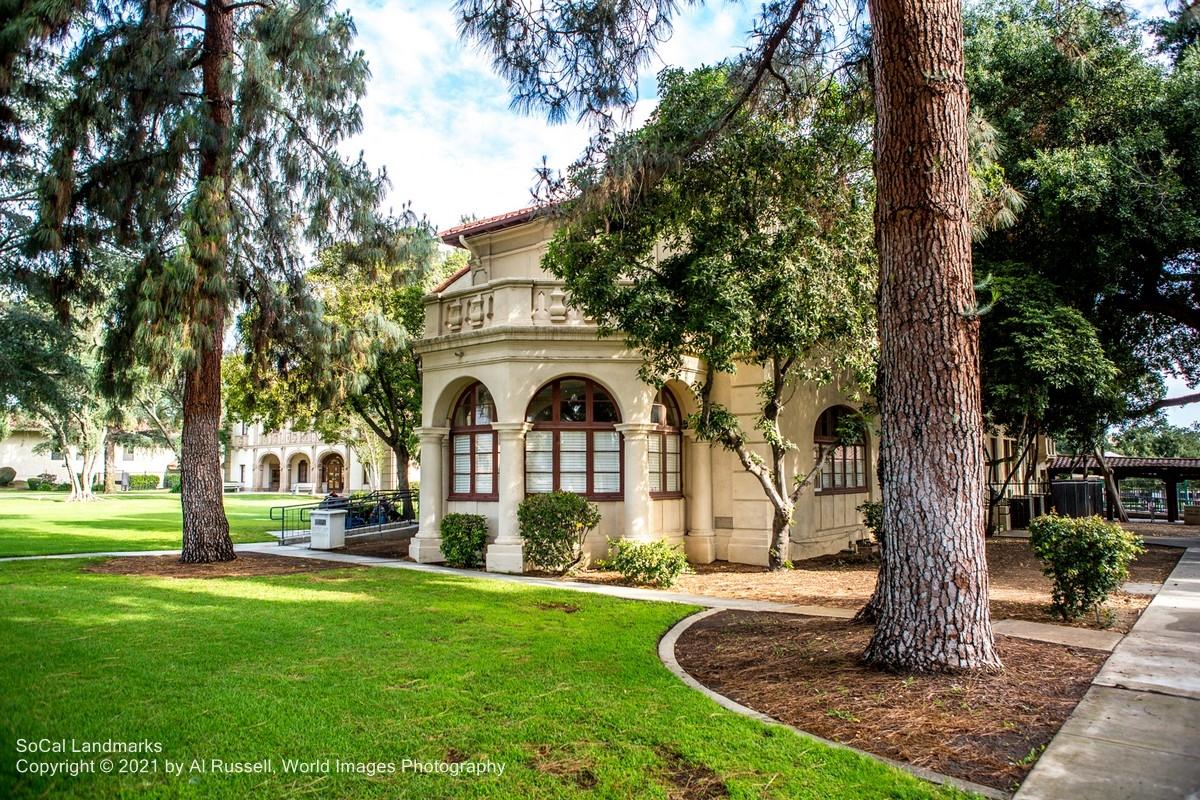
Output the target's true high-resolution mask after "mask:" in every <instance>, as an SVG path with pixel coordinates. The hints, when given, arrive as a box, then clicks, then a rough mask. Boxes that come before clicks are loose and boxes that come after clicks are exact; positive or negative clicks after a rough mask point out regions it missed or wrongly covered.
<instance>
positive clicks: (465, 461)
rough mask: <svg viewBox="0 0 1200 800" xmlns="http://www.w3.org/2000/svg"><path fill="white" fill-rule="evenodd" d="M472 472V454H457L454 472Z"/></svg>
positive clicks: (457, 473)
mask: <svg viewBox="0 0 1200 800" xmlns="http://www.w3.org/2000/svg"><path fill="white" fill-rule="evenodd" d="M470 473H471V455H470V454H469V453H468V454H467V455H461V456H455V457H454V474H455V475H469V474H470Z"/></svg>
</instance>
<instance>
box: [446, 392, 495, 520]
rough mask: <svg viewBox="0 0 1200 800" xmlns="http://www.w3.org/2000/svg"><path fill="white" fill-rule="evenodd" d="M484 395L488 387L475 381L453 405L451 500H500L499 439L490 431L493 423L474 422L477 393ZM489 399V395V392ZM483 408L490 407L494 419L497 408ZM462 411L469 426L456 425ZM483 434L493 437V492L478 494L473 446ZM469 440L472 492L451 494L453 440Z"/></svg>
mask: <svg viewBox="0 0 1200 800" xmlns="http://www.w3.org/2000/svg"><path fill="white" fill-rule="evenodd" d="M480 389H482V390H483V391H485V392H487V391H488V390H487V387H486V386H484V385H483V384H482V383H479V382H478V381H476V382H475V383H473V384H471V385H470V386H468V387H467V388H466V390H465V391H463V393H462V394H461V395H460V396H459V398H458V402H457V403H455V404H454V412H453V414H452V415H451V417H450V492H449V494H448V495H447V498H448V499H450V500H499V499H500V490H499V487H500V437H499V436H497V435H496V431H495V429H494V428H492V423H490V422H488V423H486V424H479V423H477V422H476V409H477V408H478V407H479V405H480V402H479V390H480ZM488 396H489V397H491V392H488ZM483 405H488V406H491V408H492V414H491V416H492V417H493V419H494V418H495V416H496V413H495V411H496V405H495V403H494V402H492V403H484V404H483ZM464 408H468V409H469V413H468V416H467V419H468V420H470V424H463V423H460V422H459V412H460V411H462V410H463V409H464ZM482 433H488V434H491V437H492V490H491V491H490V492H479V491H476V490H475V477H476V475H478V474H479V473H477V472H476V471H475V454H476V453H477V452H478V451H477V450H476V446H477V444H478V442H479V435H480V434H482ZM464 437H465V438H468V439H469V440H470V442H471V447H470V452H471V461H470V465H471V472H470V476H471V489H470V491H468V492H456V491H454V484H455V480H454V479H455V477H456V476H457V474H458V473H457V472H456V470H455V458H454V455H455V440H456V439H459V438H464Z"/></svg>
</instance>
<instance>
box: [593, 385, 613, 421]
mask: <svg viewBox="0 0 1200 800" xmlns="http://www.w3.org/2000/svg"><path fill="white" fill-rule="evenodd" d="M592 420H593V421H595V422H617V421H618V418H617V404H616V403H614V402H613V401H612V398H611V397H609V396H608V392H606V391H604V390H603V389H601V388H600V387H599V386H596V387H594V388H593V389H592Z"/></svg>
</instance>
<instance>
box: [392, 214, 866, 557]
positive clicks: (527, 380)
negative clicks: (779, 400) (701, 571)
mask: <svg viewBox="0 0 1200 800" xmlns="http://www.w3.org/2000/svg"><path fill="white" fill-rule="evenodd" d="M552 233H553V223H552V222H551V221H550V220H549V219H547V218H545V217H544V216H541V215H540V214H539V213H538V211H537V210H536V209H525V210H522V211H517V212H512V213H509V214H504V215H500V216H497V217H492V218H489V219H485V220H480V221H477V222H472V223H469V224H466V225H462V226H459V227H457V228H452V229H450V230H448V231H445V232H443V234H442V237H443V241H445V242H446V243H447V244H451V245H454V246H458V247H464V248H466V249H467V250H469V251H470V260H469V263H468V265H467V266H466V267H464V268H463V269H462V270H460V271H459V272H457V273H456V274H454V275H453V276H451V277H450V278H449V279H448V280H447V281H445V282H444V283H443V284H442V285H441V286H439V287H438V288H437V289H436V290H435V291H433V292H432V293H431V294H429V295H428V296H427V297H426V299H425V335H424V338H423V339H422V340H421V341H420V342H419V343H418V345H417V351H418V353H419V354H420V356H421V363H422V384H423V410H422V422H423V427H422V429H421V472H422V481H421V498H420V499H421V508H420V513H421V520H420V529H419V532H418V534H417V536H416V537H415V538H414V540H413V542H412V545H411V548H410V554H411V555H412V557H413V558H415V559H417V560H418V561H423V562H436V561H441V560H442V554H441V551H440V539H439V526H440V522H441V519H442V517H443V515H444V514H446V513H450V512H467V513H478V514H481V515H483V516H484V517H486V518H487V520H488V525H489V528H490V541H489V545H488V549H487V568H488V569H489V570H493V571H502V572H519V571H521V570H522V569H523V567H524V556H523V550H522V543H521V537H520V535H519V530H518V524H517V506H518V505H519V504H520V502H521V501H522V500H523V499H524V498H525V496H526V495H527V494H528V493H532V492H541V491H549V490H551V489H555V488H558V489H564V490H569V491H574V492H578V493H580V494H583V495H585V496H587V497H589V498H590V499H592V500H593V501H594V502H595V503H596V504H597V506H598V507H599V509H600V511H601V514H602V517H603V519H602V522H601V523H600V527H599V529H598V530H597V531H596V532H595V533H593V534H592V535H591V537H590V538H589V543H588V548H589V550H590V552H591V554H592V555H593V556H595V555H599V554H601V553H603V552H605V551H606V549H607V540H609V539H617V538H629V539H640V540H648V539H653V538H664V539H667V540H668V541H671V542H675V543H681V544H682V545H683V546H684V548H685V549H686V552H687V554H688V557H689V558H690V559H691V560H692V561H694V562H698V563H707V562H710V561H713V560H716V559H721V560H729V561H735V562H742V563H748V564H766V563H767V554H768V548H769V538H770V529H771V518H772V507H771V505H770V503H769V502H768V500H767V499H766V497H765V496H764V494H763V491H762V488H761V487H760V486H759V484H758V482H757V480H756V479H755V478H753V477H752V476H751V475H749V474H748V473H747V472H746V471H745V470H744V469H743V468H742V466H741V464H740V463H739V462H738V460H737V458H736V456H734V455H733V454H731V453H728V452H726V451H724V450H723V449H721V448H719V447H714V446H711V445H710V444H708V443H706V442H703V441H699V440H697V439H696V438H695V437H694V436H693V435H691V432H690V431H688V430H687V429H686V428H685V427H684V426H683V425H682V424H681V423H682V420H683V418H685V417H686V415H687V414H688V413H690V412H691V411H693V410H694V409H693V408H692V403H693V400H692V397H693V395H692V392H691V390H690V389H689V386H690V385H691V384H692V383H694V381H695V380H696V379H697V378H698V377H699V372H698V370H699V368H700V365H699V364H698V363H693V364H692V365H691V369H690V370H688V371H685V372H684V373H683V374H680V375H678V376H677V377H676V378H675V379H674V380H672V381H670V382H668V383H667V384H666V385H665V386H664V387H662V388H661V389H657V388H655V387H652V386H649V385H647V384H645V383H643V382H642V381H641V380H639V378H638V367H639V365H640V363H641V359H640V356H639V355H638V354H637V353H636V352H633V351H631V350H630V349H628V348H627V347H626V346H625V344H624V342H623V341H622V340H621V339H620V338H619V337H618V338H601V337H600V336H599V335H598V332H597V328H596V326H595V325H594V324H592V322H590V321H589V320H588V319H586V318H585V317H584V316H583V315H582V314H581V313H580V312H579V310H578V309H576V308H573V307H572V306H571V304H570V298H569V297H568V296H567V295H566V293H565V292H564V291H563V288H562V283H561V282H560V281H558V280H556V279H555V278H554V277H553V276H552V275H550V274H549V273H548V272H546V271H545V270H544V269H543V268H542V266H541V260H542V256H543V254H544V253H545V250H546V246H547V243H548V241H549V238H550V236H551V235H552ZM762 380H763V374H762V372H761V370H760V369H756V368H752V367H749V366H743V367H742V368H740V369H739V370H738V371H737V372H736V373H735V374H732V375H728V374H726V375H720V376H718V382H717V385H716V388H715V390H714V392H715V394H714V399H716V400H718V401H719V402H721V403H723V404H725V405H727V406H728V407H729V408H730V409H732V410H733V411H734V412H735V413H738V414H739V415H742V416H743V422H744V428H745V429H746V430H747V431H752V430H753V428H754V426H753V422H752V420H753V417H754V416H755V413H756V391H757V386H758V385H759V384H760V383H761V382H762ZM851 406H853V403H852V402H851V401H850V400H849V398H848V397H846V396H845V395H843V394H841V393H840V392H839V391H838V390H837V389H836V388H833V387H817V386H813V385H803V386H799V387H797V388H796V391H795V393H794V395H793V396H792V397H791V398H790V400H789V402H788V403H787V406H786V410H785V417H784V428H785V433H786V435H787V436H788V437H789V438H790V439H791V440H792V441H793V442H795V443H796V444H797V445H798V447H797V449H796V450H795V451H794V452H793V453H791V455H790V456H789V459H788V465H787V466H788V470H789V472H790V473H791V475H795V474H797V473H801V474H804V473H807V472H808V471H809V470H810V469H811V466H812V463H813V458H814V449H815V447H816V446H817V444H818V443H819V441H820V438H821V437H822V436H827V435H829V434H832V431H833V427H834V425H835V423H836V417H837V415H838V414H840V413H844V411H845V410H846V409H847V407H851ZM759 446H760V447H762V448H763V453H764V455H765V454H766V446H765V444H762V443H761V439H760V440H759ZM874 463H875V447H874V442H873V438H872V437H871V436H869V435H868V436H865V437H864V440H863V441H861V442H859V443H857V444H850V445H845V446H841V447H839V448H838V449H837V450H836V452H835V453H834V457H833V458H832V459H831V462H830V464H829V465H827V466H826V468H825V469H824V470H823V474H822V475H821V478H820V480H819V482H818V485H817V486H816V487H815V488H813V489H809V490H807V491H806V492H805V493H804V494H803V496H802V497H801V500H800V503H799V507H798V509H797V513H796V515H795V522H794V525H793V527H792V530H791V554H790V555H791V558H792V559H800V558H806V557H811V556H816V555H821V554H824V553H832V552H837V551H839V550H842V549H844V548H846V547H847V545H849V544H851V543H853V542H855V541H857V540H859V539H861V538H862V537H863V536H864V533H865V531H864V528H863V526H862V520H861V518H860V515H859V513H858V512H857V511H856V507H857V506H858V505H859V504H861V503H863V502H864V501H866V500H867V499H869V498H871V497H874V496H876V495H877V487H876V485H875V476H874V468H873V467H874ZM790 477H791V476H790V475H789V480H790Z"/></svg>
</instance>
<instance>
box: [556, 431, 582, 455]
mask: <svg viewBox="0 0 1200 800" xmlns="http://www.w3.org/2000/svg"><path fill="white" fill-rule="evenodd" d="M587 436H588V435H587V431H562V432H561V433H560V434H559V445H558V446H559V449H560V450H563V451H566V450H580V451H586V450H587Z"/></svg>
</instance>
